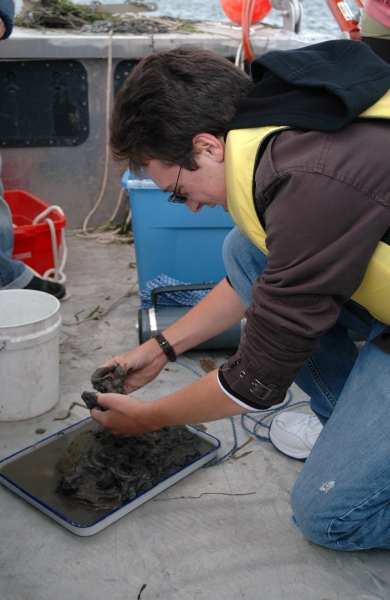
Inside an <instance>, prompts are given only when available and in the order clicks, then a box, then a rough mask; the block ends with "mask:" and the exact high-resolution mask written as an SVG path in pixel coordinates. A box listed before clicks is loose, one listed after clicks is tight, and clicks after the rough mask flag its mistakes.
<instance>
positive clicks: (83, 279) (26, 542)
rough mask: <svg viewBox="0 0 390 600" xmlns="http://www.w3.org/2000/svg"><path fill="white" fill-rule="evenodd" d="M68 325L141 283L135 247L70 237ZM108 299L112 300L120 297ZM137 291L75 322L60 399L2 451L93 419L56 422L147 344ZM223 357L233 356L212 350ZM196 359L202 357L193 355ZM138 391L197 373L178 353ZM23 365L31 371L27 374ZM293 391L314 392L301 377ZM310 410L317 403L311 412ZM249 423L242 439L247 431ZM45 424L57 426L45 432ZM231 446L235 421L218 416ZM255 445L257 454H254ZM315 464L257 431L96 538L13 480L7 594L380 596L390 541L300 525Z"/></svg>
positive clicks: (153, 390)
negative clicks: (349, 546) (310, 536)
mask: <svg viewBox="0 0 390 600" xmlns="http://www.w3.org/2000/svg"><path fill="white" fill-rule="evenodd" d="M67 241H68V246H69V256H68V262H67V266H66V269H65V271H66V274H67V278H68V279H67V284H66V285H67V290H68V291H69V292H70V294H71V298H70V299H69V300H67V301H65V302H63V303H62V304H61V312H62V315H63V320H64V322H74V321H75V317H74V315H75V314H76V313H78V312H79V311H81V310H84V311H85V312H83V313H80V314H79V318H80V319H81V318H82V317H84V316H86V315H88V314H89V313H90V312H91V311H92V310H94V309H95V308H96V307H97V306H98V305H100V306H101V307H107V306H108V305H109V304H111V302H113V301H114V300H115V299H116V298H119V297H120V296H121V295H122V294H123V293H125V292H126V291H127V290H129V289H130V288H131V287H132V286H133V284H134V283H135V282H136V270H135V269H134V268H131V267H129V264H130V263H134V260H135V259H134V250H133V247H132V246H127V245H125V246H120V245H100V244H97V243H96V242H94V241H91V240H88V241H84V240H81V239H79V238H77V237H76V236H75V234H74V233H69V234H68V235H67ZM108 297H109V299H108ZM137 308H138V299H137V298H136V297H132V298H128V299H126V300H125V301H124V302H122V303H121V304H120V305H119V306H117V307H116V308H115V309H113V310H112V312H111V313H109V314H108V315H107V318H106V319H105V320H104V321H90V322H87V323H84V324H82V325H79V326H73V327H66V326H63V327H62V331H64V332H65V331H66V332H67V333H71V334H72V335H71V336H70V337H66V336H65V335H64V334H61V337H60V339H61V341H62V340H63V342H62V343H61V346H60V360H61V371H60V377H61V382H60V387H61V396H60V400H59V402H58V404H57V405H56V406H55V407H54V408H53V409H52V410H51V411H50V412H48V413H46V414H45V415H42V416H41V417H37V418H35V419H30V420H28V421H18V422H13V423H4V422H3V423H0V459H1V458H4V457H6V456H9V455H10V454H12V453H13V452H15V451H17V450H20V449H22V448H25V447H26V446H28V445H30V444H32V443H34V442H36V441H37V440H39V439H41V438H42V437H44V436H47V435H49V434H51V433H54V432H57V431H59V430H60V429H63V428H64V427H66V426H67V425H70V424H72V423H76V422H77V421H79V420H81V419H82V418H85V416H87V415H88V412H87V411H86V410H85V409H83V408H81V407H75V408H74V409H73V410H72V412H71V416H70V417H69V418H67V419H66V420H63V421H54V420H53V419H55V418H56V417H57V416H58V415H60V416H61V411H64V410H67V409H68V408H69V406H70V404H71V403H72V402H74V401H80V393H81V392H82V391H83V390H84V389H90V383H89V377H90V374H91V373H92V371H93V370H94V369H95V368H96V367H97V366H99V365H100V364H101V363H102V362H104V361H105V360H107V359H108V358H110V357H111V356H113V355H114V354H116V353H119V352H122V351H124V350H126V349H129V348H131V347H134V346H135V345H136V344H137V343H138V342H137V340H138V337H137V333H136V330H135V323H136V320H137ZM202 356H208V357H209V358H212V359H213V360H214V361H215V362H216V363H217V364H220V363H221V362H222V361H223V360H224V358H225V357H226V353H224V352H219V353H208V354H206V353H202ZM183 362H185V363H186V364H188V365H190V366H192V367H196V368H198V370H199V365H197V364H196V363H195V361H192V360H190V359H188V358H184V359H183ZM169 368H170V370H169V371H163V372H162V373H161V375H160V376H159V377H158V378H157V380H156V381H155V382H153V383H152V384H150V385H149V386H147V387H146V388H144V389H143V390H140V391H139V392H138V393H137V394H135V395H136V396H137V397H139V398H142V399H143V400H148V401H149V400H153V399H154V398H157V397H160V396H163V395H165V394H167V393H169V392H170V391H173V390H175V389H178V388H180V387H181V386H183V385H186V384H187V383H190V382H191V381H194V380H195V379H196V377H197V376H196V375H195V374H194V373H192V372H191V371H189V370H188V369H186V368H184V367H182V366H180V365H178V364H174V365H171V366H170V367H169ZM21 376H23V374H21ZM293 395H294V400H296V401H297V400H301V399H303V398H304V395H303V394H302V393H301V392H300V391H299V390H298V388H293ZM306 410H307V409H306ZM236 421H237V431H238V442H239V444H242V443H244V442H245V441H246V440H247V438H248V435H247V434H246V433H245V432H244V431H243V430H242V428H241V427H240V425H239V419H238V418H237V419H236ZM38 428H44V429H46V432H45V434H44V435H39V434H37V433H36V430H37V429H38ZM207 431H208V432H210V433H212V434H214V435H215V436H217V437H218V438H219V439H220V440H221V442H222V451H223V452H226V451H227V450H228V449H229V448H230V447H231V446H232V443H233V437H232V429H231V425H230V421H229V420H223V421H218V422H214V423H209V424H207ZM244 454H245V455H244ZM301 468H302V463H300V462H298V461H295V460H292V459H289V458H287V457H285V456H283V455H282V454H280V453H279V452H278V451H277V450H276V449H275V448H274V447H273V446H272V445H271V444H270V443H266V442H261V441H258V440H255V439H254V440H252V441H251V442H250V443H249V444H248V445H247V446H246V447H245V448H244V449H242V450H241V451H239V452H237V453H236V454H235V458H234V459H233V458H230V459H228V460H226V461H224V462H223V463H220V464H219V465H217V466H215V467H212V468H208V469H199V470H198V471H196V472H195V473H193V474H192V475H189V476H188V477H187V478H186V479H184V480H182V481H181V482H179V483H177V484H175V485H174V486H172V487H171V488H169V489H168V490H166V491H165V492H163V493H162V494H160V495H159V496H157V497H155V498H154V499H152V500H149V502H147V503H146V504H144V505H142V506H141V507H139V508H137V509H136V510H135V511H134V512H131V513H130V514H128V515H127V516H125V517H123V518H122V519H120V520H119V521H117V522H116V523H114V524H112V525H110V526H109V527H108V528H106V529H104V530H103V531H101V532H100V533H98V534H96V535H95V536H92V537H86V538H82V537H78V536H76V535H74V534H73V533H71V532H69V531H67V530H66V529H64V528H63V527H62V526H61V525H59V524H57V523H55V522H54V521H52V520H51V519H49V518H48V517H46V516H45V515H44V514H42V513H41V512H40V511H38V510H36V509H35V508H34V507H32V506H30V505H29V504H28V503H27V502H25V501H24V500H23V499H21V498H19V497H18V496H16V495H15V494H14V493H12V492H11V491H9V490H8V489H6V488H4V487H3V486H0V600H111V599H112V600H114V599H115V600H136V599H137V596H138V594H139V591H140V588H141V586H142V585H143V584H146V586H147V587H146V588H145V589H144V590H143V592H142V594H141V600H155V599H157V598H158V599H160V600H236V599H245V600H260V599H261V600H271V599H272V600H280V599H286V600H336V599H337V600H339V599H341V600H345V599H354V600H356V599H358V600H374V599H375V600H377V599H388V598H390V581H389V580H390V570H389V560H390V555H389V553H388V552H387V551H378V550H374V551H366V552H360V553H343V552H335V551H331V550H327V549H325V548H321V547H318V546H315V545H313V544H311V543H309V542H307V540H306V539H305V538H303V536H302V535H301V533H300V532H299V530H298V529H297V528H295V527H293V525H292V524H291V522H290V516H291V509H290V505H289V496H290V491H291V488H292V486H293V483H294V480H295V479H296V477H297V474H298V473H299V471H300V469H301Z"/></svg>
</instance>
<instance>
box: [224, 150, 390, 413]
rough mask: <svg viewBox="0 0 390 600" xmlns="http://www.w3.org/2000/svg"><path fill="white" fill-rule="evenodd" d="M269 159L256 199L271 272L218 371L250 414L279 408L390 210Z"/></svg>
mask: <svg viewBox="0 0 390 600" xmlns="http://www.w3.org/2000/svg"><path fill="white" fill-rule="evenodd" d="M271 154H272V153H271V150H270V151H269V152H268V158H267V157H265V159H264V157H263V159H262V161H261V166H260V167H259V169H258V171H257V176H256V180H258V178H260V179H261V178H262V174H261V173H260V174H259V170H261V169H265V170H266V171H267V173H270V172H271V173H273V177H272V182H271V184H270V185H269V186H268V187H267V188H266V189H264V190H263V191H262V194H261V195H260V196H259V197H258V198H257V199H258V203H259V204H262V205H263V206H264V207H265V211H264V213H263V216H264V220H265V224H266V231H267V247H268V250H269V254H268V257H267V260H268V268H267V269H265V270H264V271H263V273H262V274H261V275H260V276H259V277H258V278H257V279H256V281H255V282H254V285H253V288H252V296H251V304H250V306H249V308H248V309H247V311H246V315H245V316H246V319H247V322H246V328H245V336H244V338H243V340H242V342H241V344H240V346H239V348H238V351H237V353H236V354H235V355H234V356H233V357H232V358H231V359H230V360H229V361H228V362H227V363H225V364H224V365H223V366H222V367H221V368H220V371H219V382H220V385H221V387H222V388H223V389H224V391H225V392H226V393H227V394H228V395H230V397H232V398H233V399H234V398H236V399H237V401H238V402H239V403H244V404H245V405H246V406H248V407H250V408H253V409H256V408H257V409H259V408H260V409H261V408H267V407H269V406H272V405H274V404H278V403H280V402H282V401H283V400H284V398H285V395H286V392H287V389H288V387H289V386H290V385H291V383H292V382H293V381H294V379H295V378H296V377H297V375H298V373H299V370H300V369H301V367H302V366H303V364H304V363H305V361H306V359H307V358H308V357H309V356H310V354H311V353H312V352H313V351H314V350H315V348H317V346H318V345H319V342H320V338H321V336H322V335H323V334H324V333H325V332H326V331H327V330H328V329H329V328H330V327H332V326H333V325H334V324H335V322H336V320H337V318H338V316H339V313H340V310H341V307H342V305H343V303H345V302H346V301H347V300H348V299H349V298H350V297H351V296H352V295H353V293H354V292H355V291H356V289H357V288H358V287H359V285H360V283H361V282H362V280H363V278H364V274H365V271H366V268H367V266H368V263H369V261H370V258H371V256H372V254H373V253H374V251H375V248H376V246H377V244H378V240H379V239H380V238H381V237H382V235H383V234H384V232H385V231H386V229H387V227H389V225H390V212H389V209H388V208H386V207H385V206H384V205H383V204H382V203H380V202H378V201H375V200H374V199H373V198H372V197H370V195H369V193H368V191H367V190H364V189H359V186H358V185H357V184H356V185H352V182H351V181H345V180H342V179H343V178H338V177H336V176H335V174H334V173H333V176H332V175H331V174H329V173H324V172H319V171H318V170H317V171H316V170H313V172H310V169H305V170H302V169H300V168H298V167H297V168H294V169H291V170H289V171H286V172H282V173H280V172H277V171H276V170H275V165H274V164H273V162H272V157H271ZM267 176H268V175H267ZM268 177H269V176H268ZM344 179H345V178H344Z"/></svg>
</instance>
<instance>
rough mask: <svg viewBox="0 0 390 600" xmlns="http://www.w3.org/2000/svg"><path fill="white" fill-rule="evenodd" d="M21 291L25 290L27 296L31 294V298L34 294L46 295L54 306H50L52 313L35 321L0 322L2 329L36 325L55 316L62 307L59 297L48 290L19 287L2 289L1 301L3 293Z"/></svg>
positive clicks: (10, 293) (11, 293) (0, 293)
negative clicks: (10, 323) (6, 323)
mask: <svg viewBox="0 0 390 600" xmlns="http://www.w3.org/2000/svg"><path fill="white" fill-rule="evenodd" d="M20 292H23V294H25V295H26V296H27V295H29V296H30V298H32V297H33V296H35V297H37V296H40V297H42V296H45V300H47V302H48V303H49V302H51V303H52V306H51V307H50V306H49V307H48V308H50V309H51V311H50V313H48V314H46V315H45V316H44V317H40V318H38V319H35V320H33V321H28V322H26V323H18V324H17V325H1V323H0V331H2V330H4V329H8V330H10V329H13V328H20V327H25V326H26V325H34V324H35V323H40V322H42V321H44V320H45V319H50V318H51V317H53V316H55V315H56V314H57V313H58V311H59V309H60V306H61V305H60V301H59V300H58V298H56V297H55V296H52V295H51V294H47V293H46V292H39V291H38V290H25V289H17V290H0V302H1V297H2V294H8V295H11V296H12V295H13V294H20Z"/></svg>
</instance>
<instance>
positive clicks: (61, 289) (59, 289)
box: [24, 275, 66, 300]
mask: <svg viewBox="0 0 390 600" xmlns="http://www.w3.org/2000/svg"><path fill="white" fill-rule="evenodd" d="M24 289H25V290H36V291H37V292H46V294H51V295H52V296H55V297H56V298H58V300H61V298H63V297H64V296H65V294H66V290H65V286H63V285H62V283H57V282H56V281H50V280H48V279H41V278H40V277H35V275H33V278H32V279H31V281H30V283H28V284H27V285H26V286H25V288H24Z"/></svg>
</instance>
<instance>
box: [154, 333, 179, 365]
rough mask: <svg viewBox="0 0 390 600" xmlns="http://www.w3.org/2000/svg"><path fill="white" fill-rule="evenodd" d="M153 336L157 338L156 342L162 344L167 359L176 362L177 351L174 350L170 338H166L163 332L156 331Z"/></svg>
mask: <svg viewBox="0 0 390 600" xmlns="http://www.w3.org/2000/svg"><path fill="white" fill-rule="evenodd" d="M152 337H154V339H155V340H156V342H157V343H158V345H159V346H160V348H161V350H162V351H163V352H164V354H165V356H166V357H167V359H168V360H169V361H170V362H175V360H176V352H175V351H174V349H173V348H172V346H171V344H170V343H169V342H168V340H167V339H165V337H164V336H163V334H162V333H156V334H155V335H153V336H152Z"/></svg>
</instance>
